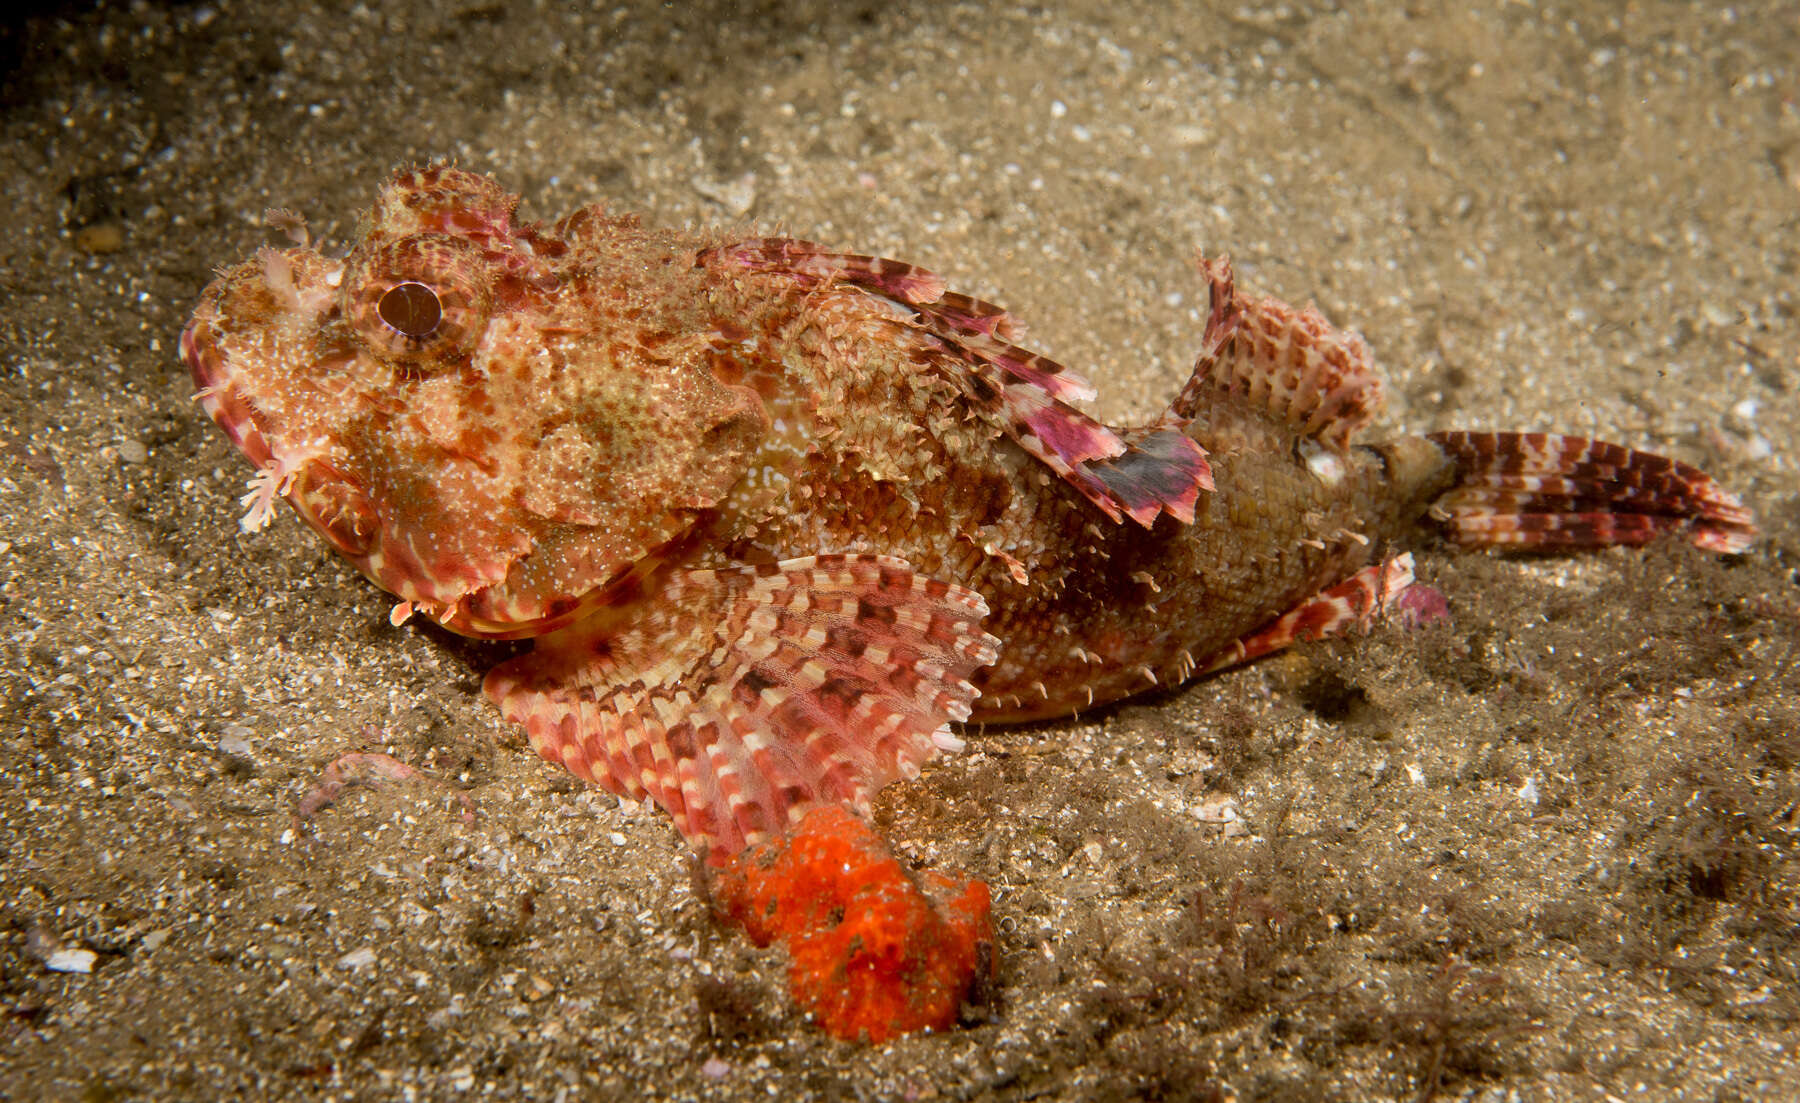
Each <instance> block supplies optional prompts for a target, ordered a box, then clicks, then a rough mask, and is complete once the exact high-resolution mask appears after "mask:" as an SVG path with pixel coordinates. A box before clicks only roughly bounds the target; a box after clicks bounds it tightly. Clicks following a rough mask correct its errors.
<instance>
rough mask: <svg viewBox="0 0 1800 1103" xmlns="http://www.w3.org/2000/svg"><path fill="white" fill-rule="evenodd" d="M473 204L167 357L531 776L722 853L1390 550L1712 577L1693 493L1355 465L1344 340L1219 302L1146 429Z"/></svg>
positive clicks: (305, 282) (973, 336) (913, 320)
mask: <svg viewBox="0 0 1800 1103" xmlns="http://www.w3.org/2000/svg"><path fill="white" fill-rule="evenodd" d="M516 205H517V200H516V198H515V197H513V196H511V195H509V194H508V193H507V192H505V190H504V189H503V188H501V187H500V186H499V185H498V184H496V183H494V182H493V181H491V180H488V179H486V178H484V177H480V176H477V175H474V174H471V173H468V172H464V171H461V170H457V169H454V168H449V167H446V166H442V165H433V166H428V167H426V168H422V169H416V170H409V171H404V172H401V173H399V174H397V175H396V176H395V177H393V178H392V179H391V180H390V181H389V182H388V183H387V185H386V186H385V187H384V188H383V189H382V192H381V194H380V196H379V198H378V200H377V203H376V206H375V209H374V211H373V212H372V214H371V216H370V218H369V220H368V223H367V227H366V233H365V235H364V236H363V238H362V240H361V241H360V242H359V243H358V244H357V245H356V246H355V247H354V248H353V249H351V251H350V252H349V254H348V255H347V256H345V257H342V258H332V257H329V256H326V255H325V254H323V253H321V252H319V251H318V250H315V249H313V248H312V247H311V246H310V243H309V242H308V241H306V240H305V235H304V231H303V229H301V228H300V227H299V225H298V224H297V222H296V221H295V220H294V219H292V218H291V217H289V218H286V219H284V221H285V222H286V224H287V225H288V226H289V227H290V228H291V229H292V231H293V233H294V235H295V237H296V242H295V244H294V245H293V246H292V247H290V248H284V249H265V250H263V252H262V253H261V254H259V255H258V257H256V258H255V259H253V260H250V261H247V262H245V263H243V264H240V265H238V266H236V267H233V268H231V269H228V270H226V271H225V272H223V273H222V274H221V275H220V276H219V278H218V279H217V280H216V281H215V282H214V283H213V284H212V285H211V286H210V287H209V288H208V289H207V290H206V292H205V293H204V295H203V297H202V300H201V303H200V305H199V307H198V309H197V310H196V312H195V315H194V318H193V321H192V322H191V323H190V325H189V327H188V329H187V331H186V332H185V333H184V334H183V339H182V350H183V355H184V357H185V359H186V361H187V363H188V364H189V366H190V367H191V369H192V371H193V374H194V378H195V380H196V382H197V384H198V385H199V386H200V388H201V391H200V396H201V401H202V403H203V405H204V406H205V408H206V410H207V412H208V413H209V414H210V415H211V416H212V418H213V419H214V420H215V421H216V422H217V423H218V424H219V425H220V426H221V428H223V429H224V431H225V432H226V433H227V434H228V435H229V436H230V437H231V439H232V440H233V441H234V442H235V443H236V444H237V445H238V447H239V448H240V449H241V450H243V451H244V452H245V454H246V455H247V456H248V457H249V459H250V460H251V461H252V462H253V463H254V464H255V465H256V467H257V474H256V476H255V478H254V480H253V482H252V489H251V492H250V494H249V495H247V496H246V504H247V505H248V506H249V507H250V512H249V513H248V515H247V516H246V518H245V524H246V527H247V528H253V527H259V526H260V525H261V524H263V523H266V521H267V520H268V519H269V517H270V515H271V512H272V509H273V507H274V503H275V501H276V500H277V499H278V498H282V497H285V498H287V499H288V500H289V501H290V502H291V503H292V504H293V506H294V507H295V508H296V510H297V511H298V512H299V513H300V515H301V516H302V517H304V518H305V519H306V520H307V522H308V523H309V524H311V525H312V526H313V527H314V528H316V529H317V530H319V531H320V532H321V533H322V534H323V535H324V536H325V538H326V539H327V540H329V541H330V542H331V543H332V545H333V546H334V547H335V548H336V549H337V551H338V552H340V553H341V554H343V555H344V556H345V557H346V558H348V559H349V560H350V561H351V562H353V563H355V564H356V565H357V566H358V568H359V569H361V570H362V571H363V573H364V574H366V575H367V576H368V577H369V578H370V579H372V580H373V581H374V582H375V583H376V584H377V585H379V586H381V587H382V588H384V589H386V590H388V591H390V592H392V593H393V594H395V595H396V596H397V597H398V598H399V599H400V604H399V605H397V606H396V620H399V619H404V618H405V617H406V616H409V615H414V614H419V615H424V616H429V617H431V618H433V619H435V620H437V621H438V622H440V623H442V624H444V625H445V626H446V627H449V628H451V629H453V630H455V631H457V632H461V633H465V634H467V635H471V636H477V637H484V638H493V639H520V638H530V639H532V640H534V646H533V650H532V651H531V652H530V653H528V654H525V655H522V656H520V657H519V658H515V659H513V660H510V661H508V662H506V663H504V664H502V665H501V666H499V667H498V668H496V669H495V670H494V671H493V672H492V673H490V674H489V676H488V679H487V683H486V690H487V692H488V694H489V696H491V697H492V698H493V699H494V700H495V701H496V702H497V703H498V704H499V705H500V707H501V708H502V710H503V711H504V712H505V713H506V715H507V716H508V717H509V718H511V719H513V720H515V721H517V722H519V723H521V724H522V725H524V727H525V729H526V731H527V732H528V734H529V736H530V738H531V741H532V744H533V746H534V747H535V748H536V749H537V750H538V751H539V752H540V753H542V754H543V755H544V756H545V757H547V758H550V759H552V760H554V761H558V762H561V763H563V764H565V765H567V766H568V767H569V768H570V769H571V770H573V771H574V772H575V773H577V774H578V775H580V776H582V777H584V778H587V779H589V780H591V781H594V782H597V783H599V784H601V785H604V786H605V787H607V788H609V789H611V790H612V791H614V792H618V793H621V794H623V795H627V796H631V797H634V798H645V797H648V798H652V799H655V800H656V801H657V802H658V803H659V804H661V805H662V806H663V807H664V808H666V809H668V811H669V812H670V813H671V815H672V816H673V817H674V820H675V823H676V825H677V827H678V828H679V829H680V830H681V831H682V833H683V834H684V835H685V836H686V837H687V838H688V839H689V840H690V842H692V843H694V844H695V845H696V846H697V847H700V848H702V849H705V850H707V851H708V852H709V854H711V855H712V856H713V857H714V858H715V859H722V858H728V857H729V856H731V855H734V854H737V853H739V852H741V851H743V850H744V848H746V847H747V846H750V845H752V844H755V843H757V842H758V841H759V840H763V839H766V838H769V837H771V836H778V835H780V834H781V833H782V832H783V831H785V830H786V829H787V827H788V826H789V825H790V824H792V823H793V822H795V821H796V820H797V819H799V818H800V817H801V816H803V815H804V814H805V813H806V812H807V811H808V810H810V809H812V808H815V807H818V806H820V805H840V804H842V805H849V806H851V807H855V808H862V807H864V806H866V802H867V800H868V798H869V796H870V795H871V794H872V793H873V792H874V791H875V790H876V789H878V788H879V787H880V786H881V785H882V784H885V783H886V782H887V781H889V780H892V779H894V778H896V777H901V776H909V775H911V774H913V773H915V772H916V770H917V768H918V767H919V765H920V764H921V763H922V762H924V761H925V760H926V759H928V758H930V757H931V756H932V755H934V754H936V753H938V752H939V751H941V750H943V749H947V748H955V747H957V746H958V745H960V740H959V739H958V738H957V737H956V736H955V735H954V734H953V732H952V730H951V729H950V727H949V726H948V725H949V724H951V723H953V722H956V721H962V720H966V719H970V718H974V719H980V720H992V721H1014V720H1027V719H1033V718H1042V717H1051V716H1058V715H1065V714H1068V713H1070V712H1073V711H1075V710H1077V709H1081V708H1086V707H1089V706H1093V705H1099V704H1103V703H1105V702H1108V701H1112V700H1117V699H1119V698H1121V697H1124V696H1127V695H1129V694H1132V693H1135V692H1140V691H1143V690H1146V689H1149V688H1151V687H1152V686H1156V685H1168V684H1172V683H1176V682H1179V681H1181V680H1183V679H1185V678H1188V677H1190V676H1192V675H1194V674H1195V673H1197V672H1201V671H1204V670H1207V669H1214V668H1217V667H1219V666H1224V665H1229V664H1230V663H1233V662H1238V661H1243V660H1245V659H1249V658H1254V657H1255V656H1257V655H1259V654H1263V653H1266V652H1268V651H1272V650H1276V649H1278V648H1280V647H1282V646H1285V645H1287V644H1288V643H1289V642H1291V641H1293V640H1295V639H1301V638H1308V637H1315V636H1318V635H1322V634H1327V633H1330V632H1333V631H1339V630H1342V629H1343V628H1344V627H1345V626H1347V625H1349V624H1354V623H1357V622H1359V621H1364V620H1366V619H1367V618H1368V617H1370V616H1373V615H1375V614H1376V613H1378V612H1379V611H1380V610H1381V609H1382V608H1384V607H1386V606H1388V605H1390V604H1391V603H1393V602H1394V601H1395V600H1396V599H1397V598H1398V597H1399V596H1400V595H1401V594H1402V593H1403V592H1404V591H1405V590H1406V587H1407V585H1408V584H1409V583H1410V581H1411V573H1410V563H1411V560H1410V557H1408V556H1407V555H1405V554H1403V553H1401V552H1400V551H1399V549H1400V548H1401V547H1402V546H1403V545H1404V544H1405V543H1406V542H1407V541H1408V540H1410V539H1414V538H1416V537H1417V536H1418V535H1419V533H1420V531H1421V529H1422V527H1423V526H1428V525H1432V524H1443V525H1445V526H1446V527H1447V530H1448V532H1449V534H1450V536H1451V538H1452V539H1454V540H1457V541H1459V542H1462V543H1467V544H1476V545H1480V544H1512V545H1517V546H1526V547H1560V546H1582V545H1599V544H1608V543H1642V542H1644V541H1646V540H1648V539H1651V538H1653V537H1654V536H1656V535H1657V534H1659V533H1662V532H1667V531H1677V530H1679V531H1685V532H1686V533H1688V534H1689V536H1690V537H1691V538H1692V539H1694V540H1695V541H1696V542H1697V543H1700V544H1701V545H1703V546H1706V547H1710V548H1714V549H1716V550H1720V551H1727V552H1729V551H1737V550H1741V549H1742V548H1743V547H1744V546H1746V545H1747V543H1748V541H1749V540H1750V538H1751V535H1752V533H1753V531H1754V530H1753V528H1752V525H1751V519H1750V516H1749V514H1748V513H1747V512H1746V511H1745V510H1744V509H1743V508H1742V507H1741V506H1740V505H1739V504H1738V503H1737V502H1736V500H1735V499H1733V498H1732V497H1731V496H1730V495H1728V494H1726V493H1725V492H1724V491H1722V490H1720V489H1719V488H1718V487H1717V486H1716V485H1715V484H1714V483H1713V482H1712V481H1711V480H1710V479H1709V478H1707V477H1706V476H1705V475H1703V474H1701V473H1700V472H1698V471H1696V470H1694V469H1693V468H1691V467H1687V466H1686V465H1683V464H1679V463H1677V462H1675V461H1671V460H1666V459H1663V458H1661V457H1657V456H1652V455H1649V454H1647V453H1642V452H1635V451H1631V450H1629V449H1625V448H1621V447H1619V446H1616V445H1609V444H1605V443H1603V442H1595V441H1587V440H1582V439H1579V438H1572V437H1563V436H1556V435H1550V434H1479V433H1443V434H1435V435H1432V436H1426V437H1404V438H1399V439H1396V440H1392V441H1388V442H1383V443H1376V444H1365V443H1362V442H1361V441H1360V439H1359V434H1360V431H1361V430H1362V429H1363V428H1364V426H1365V425H1366V424H1367V423H1368V422H1369V421H1370V420H1371V419H1372V418H1373V416H1374V414H1375V413H1376V411H1377V410H1378V408H1379V404H1380V384H1379V381H1378V380H1377V378H1376V377H1375V375H1374V373H1373V370H1372V367H1371V364H1370V360H1369V355H1368V352H1367V349H1366V347H1365V346H1364V345H1363V343H1362V341H1361V339H1360V338H1357V337H1356V336H1355V335H1353V334H1348V333H1344V332H1340V331H1338V330H1336V329H1334V328H1333V327H1331V326H1330V325H1329V324H1328V323H1327V322H1326V321H1325V320H1324V319H1323V318H1322V317H1320V316H1319V315H1318V314H1317V312H1315V311H1312V310H1310V309H1308V310H1304V311H1301V310H1295V309H1294V308H1292V307H1289V306H1287V305H1286V304H1283V303H1280V302H1277V301H1275V300H1271V299H1257V298H1251V297H1247V296H1244V295H1242V294H1241V293H1240V292H1239V291H1238V290H1237V289H1236V287H1235V285H1234V281H1233V278H1232V274H1231V271H1230V267H1229V265H1228V264H1226V263H1225V262H1223V261H1204V260H1203V261H1202V262H1201V264H1202V271H1203V275H1204V276H1205V278H1206V279H1207V281H1208V284H1209V290H1210V297H1211V310H1210V313H1209V319H1208V323H1207V327H1206V331H1205V333H1204V334H1203V335H1202V339H1201V352H1200V355H1199V357H1198V360H1197V362H1196V365H1195V369H1194V373H1193V376H1192V378H1191V380H1190V381H1189V383H1188V384H1187V386H1186V387H1184V388H1183V390H1182V391H1181V392H1180V394H1178V395H1177V396H1176V398H1175V399H1174V400H1173V401H1172V403H1171V405H1170V407H1169V409H1168V410H1167V411H1166V412H1165V413H1164V414H1163V415H1162V416H1161V417H1160V418H1159V419H1157V420H1156V421H1155V422H1152V423H1150V424H1148V425H1144V426H1139V427H1135V428H1128V429H1115V428H1111V427H1108V426H1105V425H1102V424H1100V423H1099V422H1097V421H1095V420H1094V419H1092V418H1091V417H1089V416H1088V415H1086V414H1085V413H1083V412H1081V410H1080V409H1079V408H1078V406H1077V405H1076V403H1078V402H1079V401H1080V400H1082V399H1084V398H1086V397H1089V396H1091V393H1092V392H1091V389H1090V388H1089V387H1088V386H1087V384H1086V383H1085V382H1083V381H1082V380H1081V379H1079V378H1078V377H1077V376H1075V375H1074V374H1072V373H1070V372H1069V371H1067V370H1066V369H1064V368H1063V367H1062V366H1061V365H1058V364H1056V363H1054V362H1053V361H1050V360H1047V359H1046V358H1044V357H1042V356H1039V355H1037V354H1034V353H1031V352H1029V351H1028V350H1026V349H1025V348H1023V347H1022V346H1021V345H1019V344H1018V341H1019V340H1020V334H1019V331H1018V328H1017V326H1016V325H1015V324H1014V322H1013V321H1012V320H1011V319H1010V317H1008V316H1007V315H1006V314H1005V313H1004V312H1003V311H1001V310H1000V309H999V308H997V307H995V306H992V305H991V304H988V303H984V302H981V301H980V300H977V299H973V298H970V297H967V296H964V295H960V294H957V293H955V292H952V291H949V290H948V289H947V288H945V286H944V285H943V282H942V281H941V280H940V279H939V278H938V277H936V276H934V275H932V274H930V273H928V272H924V271H922V270H920V269H917V268H914V267H911V266H909V265H905V264H901V263H898V262H894V261H888V260H883V259H880V258H873V257H868V256H862V255H857V254H843V253H834V252H830V251H828V250H826V249H824V248H822V247H820V246H816V245H812V244H810V243H807V242H803V241H797V240H793V239H778V238H748V239H725V238H720V237H716V236H701V235H694V234H687V233H680V232H674V231H667V230H659V229H654V228H648V227H646V226H644V225H643V224H642V223H641V222H639V221H638V220H637V219H635V218H633V217H630V216H625V215H617V214H613V213H610V212H608V211H606V210H604V209H602V208H600V207H588V208H584V209H582V210H579V211H577V212H575V213H574V214H572V215H569V216H568V217H566V218H564V219H562V220H561V221H559V222H557V223H555V224H554V225H550V226H543V225H537V224H531V223H522V222H520V221H518V220H517V218H516V215H515V209H516Z"/></svg>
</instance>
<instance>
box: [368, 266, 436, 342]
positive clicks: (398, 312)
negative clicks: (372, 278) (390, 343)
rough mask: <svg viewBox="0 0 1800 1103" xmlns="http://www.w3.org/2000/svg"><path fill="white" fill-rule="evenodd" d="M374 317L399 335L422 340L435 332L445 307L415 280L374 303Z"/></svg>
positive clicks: (433, 293)
mask: <svg viewBox="0 0 1800 1103" xmlns="http://www.w3.org/2000/svg"><path fill="white" fill-rule="evenodd" d="M375 314H376V316H377V317H379V318H380V319H381V320H382V321H384V322H386V323H387V324H388V325H390V326H393V327H394V329H396V330H398V331H399V332H400V333H401V334H403V335H405V336H407V337H411V338H413V339H414V340H423V339H424V338H426V337H429V336H431V335H432V334H433V333H435V332H437V327H438V323H439V322H441V321H443V320H444V307H443V304H442V303H440V302H439V301H438V297H437V292H435V291H433V290H432V289H431V288H429V287H426V286H425V285H424V284H422V283H419V282H417V281H414V280H408V281H406V282H405V283H397V284H395V285H394V286H392V287H390V288H388V289H387V291H386V292H385V293H383V295H382V296H381V298H379V299H377V300H376V301H375Z"/></svg>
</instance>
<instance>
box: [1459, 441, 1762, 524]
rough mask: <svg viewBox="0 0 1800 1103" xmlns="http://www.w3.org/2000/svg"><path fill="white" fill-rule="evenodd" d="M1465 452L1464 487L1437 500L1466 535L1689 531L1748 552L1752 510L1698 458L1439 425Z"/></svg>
mask: <svg viewBox="0 0 1800 1103" xmlns="http://www.w3.org/2000/svg"><path fill="white" fill-rule="evenodd" d="M1429 437H1430V439H1431V440H1432V441H1434V442H1435V443H1436V444H1437V445H1438V446H1439V447H1440V448H1442V449H1443V450H1444V451H1445V452H1446V453H1448V454H1449V455H1450V457H1451V458H1452V459H1454V460H1455V461H1456V464H1457V467H1458V468H1459V478H1458V481H1457V485H1456V487H1455V488H1454V489H1452V490H1451V491H1449V492H1448V493H1447V494H1445V495H1444V496H1443V497H1441V498H1439V499H1438V500H1437V502H1436V503H1435V504H1434V505H1433V507H1432V514H1433V516H1435V517H1437V518H1438V519H1439V520H1442V521H1444V522H1445V523H1446V524H1447V525H1448V526H1449V530H1450V538H1451V539H1452V540H1454V541H1455V542H1457V543H1459V544H1468V545H1474V546H1496V545H1500V546H1508V547H1515V548H1542V549H1546V550H1550V549H1559V548H1594V547H1604V546H1606V545H1609V544H1630V545H1636V544H1647V543H1649V542H1650V541H1651V540H1654V539H1656V538H1657V537H1658V536H1661V535H1662V534H1663V533H1668V532H1683V533H1685V534H1686V535H1687V537H1688V539H1690V540H1692V541H1693V542H1694V543H1695V544H1696V545H1697V546H1699V547H1702V548H1706V549H1708V550H1710V551H1716V552H1726V553H1731V552H1741V551H1743V550H1744V549H1745V548H1747V547H1749V546H1750V542H1751V541H1752V540H1753V539H1755V537H1756V524H1755V519H1754V518H1753V517H1752V516H1751V513H1750V511H1749V510H1747V509H1745V508H1744V507H1743V505H1742V504H1741V503H1740V502H1739V501H1738V500H1737V498H1735V497H1733V496H1732V495H1731V494H1730V493H1728V492H1727V491H1726V490H1725V489H1724V488H1723V487H1721V486H1719V484H1718V483H1716V482H1714V481H1713V480H1712V478H1711V477H1710V476H1708V475H1707V474H1706V473H1705V472H1703V471H1701V470H1699V469H1698V468H1694V467H1690V466H1688V465H1687V464H1685V463H1682V462H1680V461H1678V460H1672V459H1669V458H1668V457H1666V456H1659V455H1656V454H1655V453H1653V452H1639V451H1635V450H1633V449H1630V448H1626V447H1624V446H1622V445H1618V444H1608V443H1607V442H1605V441H1600V440H1587V439H1585V438H1582V437H1567V436H1560V435H1558V434H1555V433H1432V434H1429Z"/></svg>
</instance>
